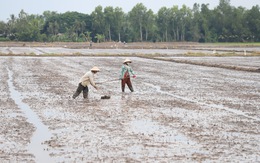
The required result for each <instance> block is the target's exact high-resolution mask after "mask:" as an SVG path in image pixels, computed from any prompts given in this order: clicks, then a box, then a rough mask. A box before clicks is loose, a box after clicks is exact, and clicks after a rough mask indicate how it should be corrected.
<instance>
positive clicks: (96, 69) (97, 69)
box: [90, 66, 100, 72]
mask: <svg viewBox="0 0 260 163" xmlns="http://www.w3.org/2000/svg"><path fill="white" fill-rule="evenodd" d="M90 71H97V72H98V71H100V69H99V68H98V67H96V66H94V67H93V68H92V69H91V70H90Z"/></svg>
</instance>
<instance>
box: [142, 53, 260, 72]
mask: <svg viewBox="0 0 260 163" xmlns="http://www.w3.org/2000/svg"><path fill="white" fill-rule="evenodd" d="M139 57H141V58H146V59H154V60H160V61H169V62H175V63H184V64H191V65H198V66H206V67H217V68H224V69H230V70H237V71H247V72H256V73H260V68H252V67H241V66H233V65H223V64H212V63H205V62H194V61H188V60H180V59H178V60H175V59H172V58H154V57H146V56H139Z"/></svg>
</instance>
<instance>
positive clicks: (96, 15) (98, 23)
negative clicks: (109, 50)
mask: <svg viewBox="0 0 260 163" xmlns="http://www.w3.org/2000/svg"><path fill="white" fill-rule="evenodd" d="M91 17H92V28H93V30H94V31H95V32H96V33H102V34H105V29H106V28H105V18H104V13H103V8H102V6H97V7H96V8H95V11H93V12H92V13H91Z"/></svg>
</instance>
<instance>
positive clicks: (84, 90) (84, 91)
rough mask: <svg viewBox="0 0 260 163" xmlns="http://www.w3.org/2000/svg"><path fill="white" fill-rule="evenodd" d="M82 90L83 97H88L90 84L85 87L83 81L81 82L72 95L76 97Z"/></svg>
mask: <svg viewBox="0 0 260 163" xmlns="http://www.w3.org/2000/svg"><path fill="white" fill-rule="evenodd" d="M82 91H83V98H88V86H86V87H84V86H83V85H82V84H81V83H79V85H78V88H77V90H76V92H75V93H74V94H73V96H72V97H73V98H74V99H75V98H76V97H78V95H79V94H80V93H81V92H82Z"/></svg>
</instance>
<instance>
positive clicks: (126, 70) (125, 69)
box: [120, 59, 136, 92]
mask: <svg viewBox="0 0 260 163" xmlns="http://www.w3.org/2000/svg"><path fill="white" fill-rule="evenodd" d="M129 63H132V61H131V60H130V59H126V60H125V61H124V62H123V65H122V67H121V72H120V79H121V88H122V92H125V84H127V86H128V88H129V89H130V91H131V92H134V89H133V86H132V83H131V80H130V74H132V75H133V78H135V77H136V75H135V73H134V71H133V70H132V68H131V67H130V66H129V65H128V64H129Z"/></svg>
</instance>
